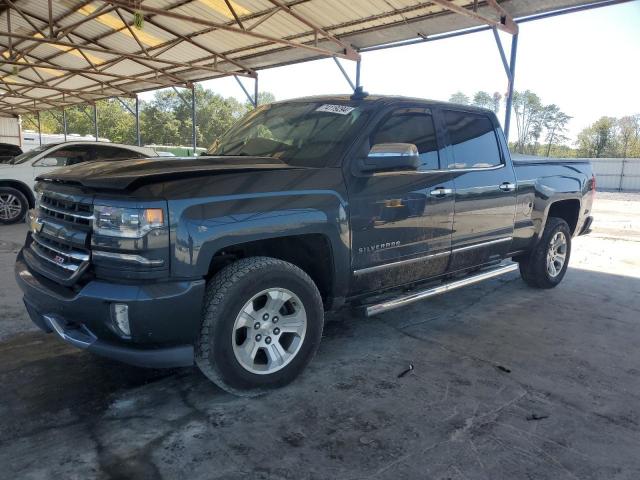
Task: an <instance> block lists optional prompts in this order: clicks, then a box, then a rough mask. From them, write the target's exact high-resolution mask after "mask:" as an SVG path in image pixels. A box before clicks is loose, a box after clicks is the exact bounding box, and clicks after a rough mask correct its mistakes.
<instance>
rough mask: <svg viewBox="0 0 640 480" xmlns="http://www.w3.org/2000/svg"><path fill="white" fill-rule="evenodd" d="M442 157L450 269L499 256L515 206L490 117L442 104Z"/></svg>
mask: <svg viewBox="0 0 640 480" xmlns="http://www.w3.org/2000/svg"><path fill="white" fill-rule="evenodd" d="M442 120H443V123H444V127H445V131H446V135H445V136H446V142H447V146H446V148H445V152H444V157H445V158H446V161H447V162H448V165H447V168H448V170H449V171H451V172H454V173H455V175H454V185H455V216H454V221H453V235H452V237H451V263H450V265H449V269H450V270H452V271H455V270H460V269H465V268H469V267H475V266H478V265H482V264H485V263H489V262H491V261H495V260H499V259H501V258H503V257H504V256H505V255H506V253H507V252H508V251H509V248H510V245H511V241H512V236H513V222H514V215H515V208H516V179H515V174H514V172H513V168H512V167H511V165H510V164H507V163H506V161H505V160H506V159H505V158H503V156H502V155H501V150H500V148H499V146H498V145H499V144H498V135H501V134H502V133H501V132H500V130H499V128H498V125H497V122H496V120H495V117H492V116H490V115H488V114H484V113H481V112H475V111H473V112H472V111H463V110H460V111H458V110H442Z"/></svg>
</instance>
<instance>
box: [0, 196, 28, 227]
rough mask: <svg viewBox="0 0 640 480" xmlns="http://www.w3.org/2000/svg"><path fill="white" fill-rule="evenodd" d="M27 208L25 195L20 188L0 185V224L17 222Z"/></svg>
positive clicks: (25, 212)
mask: <svg viewBox="0 0 640 480" xmlns="http://www.w3.org/2000/svg"><path fill="white" fill-rule="evenodd" d="M27 210H29V202H28V201H27V197H25V196H24V194H23V193H22V192H21V191H20V190H16V189H15V188H11V187H0V224H9V223H16V222H19V221H20V220H22V219H23V218H24V216H25V215H26V214H27Z"/></svg>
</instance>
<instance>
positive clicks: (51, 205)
mask: <svg viewBox="0 0 640 480" xmlns="http://www.w3.org/2000/svg"><path fill="white" fill-rule="evenodd" d="M40 211H41V212H42V217H43V218H46V217H49V218H53V219H55V220H57V221H63V222H67V223H73V224H77V225H82V226H85V227H91V222H92V220H93V206H92V205H91V204H88V203H81V202H74V201H73V200H71V199H69V197H65V198H59V197H55V196H51V195H47V194H44V195H43V196H42V198H41V199H40Z"/></svg>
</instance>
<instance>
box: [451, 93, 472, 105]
mask: <svg viewBox="0 0 640 480" xmlns="http://www.w3.org/2000/svg"><path fill="white" fill-rule="evenodd" d="M449 101H450V102H451V103H458V104H460V105H469V104H470V103H471V100H469V97H468V96H466V95H465V94H464V93H462V92H459V91H458V92H456V93H454V94H453V95H451V96H450V97H449Z"/></svg>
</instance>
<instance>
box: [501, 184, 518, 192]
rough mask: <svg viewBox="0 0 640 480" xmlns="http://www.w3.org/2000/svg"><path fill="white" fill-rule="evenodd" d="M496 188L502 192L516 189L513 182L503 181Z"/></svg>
mask: <svg viewBox="0 0 640 480" xmlns="http://www.w3.org/2000/svg"><path fill="white" fill-rule="evenodd" d="M498 188H499V189H500V190H502V191H503V192H513V191H514V190H515V189H516V184H515V183H509V182H504V183H501V184H500V185H498Z"/></svg>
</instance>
